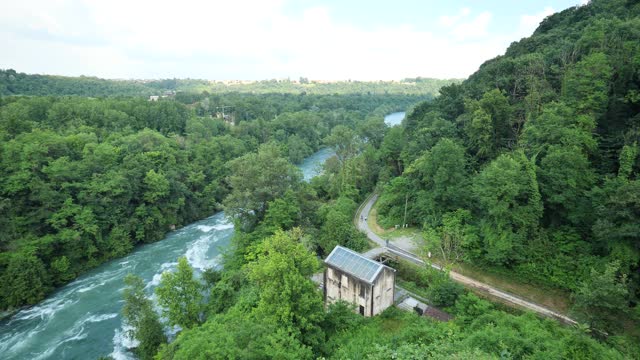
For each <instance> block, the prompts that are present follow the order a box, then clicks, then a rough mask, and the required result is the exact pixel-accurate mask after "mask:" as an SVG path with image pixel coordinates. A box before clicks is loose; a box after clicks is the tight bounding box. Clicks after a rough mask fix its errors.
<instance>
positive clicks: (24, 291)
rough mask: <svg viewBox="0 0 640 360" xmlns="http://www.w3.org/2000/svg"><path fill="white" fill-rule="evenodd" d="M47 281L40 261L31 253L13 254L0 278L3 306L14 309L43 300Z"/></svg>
mask: <svg viewBox="0 0 640 360" xmlns="http://www.w3.org/2000/svg"><path fill="white" fill-rule="evenodd" d="M47 280H48V279H47V273H46V270H45V268H44V265H43V264H42V261H41V260H40V259H39V258H38V257H37V256H35V255H34V254H33V253H32V252H25V253H18V254H14V255H13V256H12V257H11V258H10V259H9V264H8V266H7V268H6V270H5V271H4V272H3V276H2V283H3V284H4V290H3V292H2V300H3V303H4V305H5V306H8V307H12V308H14V307H19V306H21V305H23V304H29V305H33V304H35V303H37V302H38V301H40V300H42V299H43V298H44V295H45V291H46V290H47Z"/></svg>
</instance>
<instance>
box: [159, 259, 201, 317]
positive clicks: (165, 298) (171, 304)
mask: <svg viewBox="0 0 640 360" xmlns="http://www.w3.org/2000/svg"><path fill="white" fill-rule="evenodd" d="M202 290H203V289H202V284H200V282H199V281H198V280H197V279H195V278H194V276H193V269H192V268H191V266H190V265H189V263H188V262H187V258H185V257H184V256H183V257H180V258H179V259H178V268H177V269H176V271H175V272H169V271H165V272H164V273H162V278H161V279H160V284H159V285H158V287H157V288H156V290H155V292H156V295H158V304H160V306H161V307H162V314H163V315H164V316H165V317H166V318H167V319H168V320H169V324H171V325H178V326H180V327H181V328H183V329H188V328H191V327H193V326H195V325H197V324H198V323H200V322H201V319H202V316H201V312H202V310H203V304H202V300H203V295H202Z"/></svg>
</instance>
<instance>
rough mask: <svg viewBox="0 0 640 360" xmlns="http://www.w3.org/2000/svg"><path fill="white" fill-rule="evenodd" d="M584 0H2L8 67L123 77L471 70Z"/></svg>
mask: <svg viewBox="0 0 640 360" xmlns="http://www.w3.org/2000/svg"><path fill="white" fill-rule="evenodd" d="M584 3H586V0H465V1H462V0H435V1H432V0H393V1H391V0H384V1H382V0H323V1H316V0H227V1H220V0H204V1H198V0H173V1H165V0H0V5H1V8H2V9H3V10H2V11H1V12H0V49H2V51H1V52H0V69H9V68H11V69H15V70H16V71H19V72H26V73H38V74H55V75H68V76H79V75H86V76H98V77H103V78H117V79H157V78H197V79H210V80H263V79H283V78H290V79H298V78H299V77H306V78H309V79H312V80H348V79H351V80H400V79H403V78H409V77H418V76H421V77H433V78H466V77H468V76H469V75H471V74H472V73H473V72H475V71H476V70H477V69H478V67H479V66H480V65H481V64H482V63H483V62H484V61H486V60H488V59H490V58H493V57H495V56H498V55H501V54H503V53H504V51H505V50H506V48H507V47H508V46H509V44H510V43H512V42H513V41H517V40H520V39H521V38H523V37H526V36H530V35H531V34H532V33H533V31H534V30H535V28H536V27H537V25H538V24H539V23H540V21H542V20H543V19H544V18H545V17H546V16H548V15H550V14H552V13H554V12H557V11H561V10H564V9H566V8H569V7H572V6H576V5H581V4H584Z"/></svg>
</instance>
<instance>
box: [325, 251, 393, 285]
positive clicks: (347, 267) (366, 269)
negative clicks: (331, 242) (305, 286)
mask: <svg viewBox="0 0 640 360" xmlns="http://www.w3.org/2000/svg"><path fill="white" fill-rule="evenodd" d="M324 262H325V263H326V264H328V265H331V266H332V267H334V268H337V269H339V270H342V271H344V272H346V273H348V274H350V275H352V276H355V277H356V278H358V279H360V280H363V281H366V282H368V283H369V284H373V282H374V281H375V279H376V278H377V277H378V275H379V274H380V272H381V271H382V269H383V268H385V267H386V266H384V265H383V264H381V263H379V262H376V261H373V260H371V259H368V258H366V257H364V256H362V255H360V254H358V253H357V252H355V251H353V250H350V249H347V248H345V247H342V246H340V245H338V246H336V247H335V248H334V249H333V251H331V254H329V256H327V258H326V259H325V260H324Z"/></svg>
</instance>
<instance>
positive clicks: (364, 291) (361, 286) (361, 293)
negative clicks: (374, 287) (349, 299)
mask: <svg viewBox="0 0 640 360" xmlns="http://www.w3.org/2000/svg"><path fill="white" fill-rule="evenodd" d="M365 293H366V287H365V286H364V285H363V284H360V297H361V298H363V299H364V296H365Z"/></svg>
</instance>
